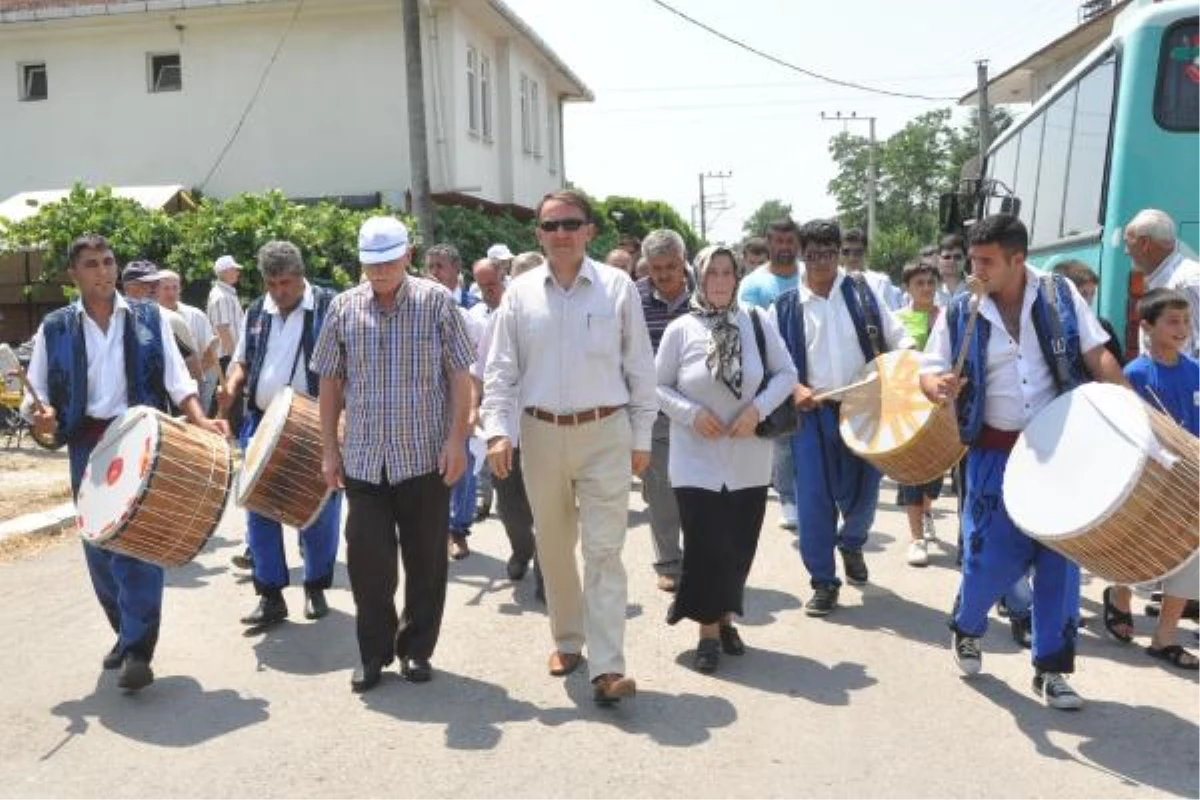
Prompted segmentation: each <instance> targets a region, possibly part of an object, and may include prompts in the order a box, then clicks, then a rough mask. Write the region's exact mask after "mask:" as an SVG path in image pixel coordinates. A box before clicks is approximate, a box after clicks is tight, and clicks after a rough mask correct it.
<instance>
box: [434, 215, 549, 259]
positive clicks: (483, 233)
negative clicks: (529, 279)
mask: <svg viewBox="0 0 1200 800" xmlns="http://www.w3.org/2000/svg"><path fill="white" fill-rule="evenodd" d="M434 214H435V217H436V224H437V241H436V242H428V244H430V245H433V244H436V243H437V242H450V243H452V244H453V245H454V246H455V247H457V248H458V252H459V253H460V254H461V255H462V258H463V270H464V271H465V272H468V273H469V272H470V270H471V264H472V263H474V262H475V261H476V260H478V259H480V258H483V257H484V256H486V255H487V249H488V248H489V247H491V246H492V245H494V244H498V243H502V244H506V245H508V249H509V250H512V251H513V253H514V254H516V253H521V252H524V251H526V250H537V249H538V244H537V239H536V238H535V237H534V235H533V223H532V222H522V221H521V220H519V219H517V218H516V217H513V216H511V215H509V214H502V215H500V216H489V215H488V214H485V213H484V212H482V211H478V210H476V209H473V208H463V207H461V206H438V207H437V208H436V209H435V210H434Z"/></svg>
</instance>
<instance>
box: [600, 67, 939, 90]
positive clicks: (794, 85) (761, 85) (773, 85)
mask: <svg viewBox="0 0 1200 800" xmlns="http://www.w3.org/2000/svg"><path fill="white" fill-rule="evenodd" d="M890 80H892V82H893V83H897V82H905V83H907V82H918V81H920V82H923V83H928V82H929V81H934V82H937V83H949V82H950V81H955V82H956V83H962V75H961V71H960V72H956V73H945V72H943V73H941V74H938V75H905V76H902V75H894V76H891V77H890ZM821 83H824V81H819V80H817V81H759V82H752V83H715V84H712V83H710V84H704V83H693V84H683V85H678V86H597V87H595V88H596V91H597V92H599V93H603V94H643V93H650V92H691V91H696V92H698V91H705V92H711V91H721V90H726V89H728V90H734V89H804V88H807V87H809V86H816V85H819V84H821Z"/></svg>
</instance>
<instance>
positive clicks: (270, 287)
mask: <svg viewBox="0 0 1200 800" xmlns="http://www.w3.org/2000/svg"><path fill="white" fill-rule="evenodd" d="M258 271H259V273H261V274H262V279H263V284H264V285H265V286H266V289H267V294H266V295H264V296H263V297H260V298H258V299H257V300H255V301H254V302H253V303H251V304H250V308H249V309H248V310H247V312H246V317H245V323H244V327H243V329H242V331H241V334H240V335H239V336H238V343H237V349H236V350H235V351H234V354H233V359H232V361H231V362H230V365H229V376H228V378H227V380H226V382H225V389H224V390H223V391H222V393H221V396H220V405H221V408H222V409H225V408H228V407H229V405H230V403H231V402H232V401H233V399H234V398H236V397H239V396H240V395H241V394H242V392H243V389H244V392H245V398H246V416H245V421H244V422H243V423H242V429H241V431H240V435H239V438H240V440H241V445H242V449H243V450H245V449H246V448H247V447H248V446H249V443H250V439H251V437H253V436H254V433H255V431H257V430H258V426H259V424H261V422H262V419H263V414H264V413H265V412H266V410H267V407H268V406H270V405H271V401H272V400H274V399H275V397H276V396H277V395H278V394H279V393H280V392H282V391H283V390H284V389H285V388H287V387H289V386H290V387H291V388H292V389H294V390H295V391H298V392H302V393H304V394H307V395H309V396H310V397H316V396H317V394H318V392H319V389H320V378H319V377H318V376H317V374H316V373H315V372H313V371H311V370H310V369H308V365H309V361H310V359H311V358H312V353H313V347H314V346H315V344H316V341H317V337H318V336H319V335H320V333H321V326H322V325H323V324H324V322H325V313H326V311H327V310H328V308H329V303H330V301H332V300H333V296H334V292H333V291H331V290H329V289H322V288H320V287H314V286H312V285H311V284H309V282H308V281H307V280H306V279H305V277H304V260H303V258H302V257H301V255H300V251H299V250H298V249H297V248H296V246H295V245H294V244H292V243H291V242H284V241H275V242H267V243H266V244H264V245H263V246H262V247H261V248H259V251H258ZM314 477H315V476H314ZM341 511H342V494H341V492H334V493H333V494H332V495H331V496H330V498H329V499H328V500H327V501H326V502H325V505H324V507H322V509H321V512H320V513H319V514H318V515H317V518H316V519H315V520H313V521H312V523H311V524H309V525H308V526H307V527H305V528H304V529H302V530H300V531H297V537H298V538H299V540H300V553H301V555H302V556H303V559H304V598H305V604H304V616H305V617H306V618H308V619H320V618H321V617H323V616H325V615H326V614H328V613H329V604H328V603H327V602H326V600H325V590H326V589H328V588H329V587H330V586H331V585H332V584H333V564H334V560H335V559H336V558H337V549H338V538H339V537H338V534H339V532H340V529H341V519H342V517H341ZM246 543H247V545H248V546H249V548H250V554H251V561H252V562H253V563H252V564H251V568H252V570H253V573H254V591H255V593H256V594H258V596H259V601H258V605H257V606H256V607H255V609H254V610H253V611H251V612H250V613H249V614H247V615H246V616H244V617H242V624H244V625H249V626H251V627H254V628H258V629H263V628H266V627H267V626H270V625H273V624H275V623H277V622H282V621H283V620H285V619H287V615H288V607H287V602H286V601H285V600H284V599H283V589H284V587H285V586H287V585H288V583H289V582H290V581H289V578H288V565H287V557H286V555H285V553H284V546H283V526H282V525H281V524H280V523H279V522H278V521H276V520H273V519H270V518H268V517H265V516H263V515H261V514H258V513H256V512H254V511H247V512H246Z"/></svg>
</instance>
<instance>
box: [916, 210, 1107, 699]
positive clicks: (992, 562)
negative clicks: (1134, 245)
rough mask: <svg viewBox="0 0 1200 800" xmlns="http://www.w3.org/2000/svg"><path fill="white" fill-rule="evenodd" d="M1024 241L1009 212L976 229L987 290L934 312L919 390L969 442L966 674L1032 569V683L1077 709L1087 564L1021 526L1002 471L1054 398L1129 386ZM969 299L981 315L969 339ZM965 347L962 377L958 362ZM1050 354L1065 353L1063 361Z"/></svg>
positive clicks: (977, 663) (1094, 326)
mask: <svg viewBox="0 0 1200 800" xmlns="http://www.w3.org/2000/svg"><path fill="white" fill-rule="evenodd" d="M1028 243H1029V236H1028V233H1027V232H1026V229H1025V226H1024V225H1023V224H1022V223H1021V221H1020V220H1019V219H1017V218H1016V217H1014V216H1010V215H1007V214H996V215H993V216H990V217H987V218H985V219H983V220H981V221H979V222H978V223H976V224H975V225H974V226H973V227H972V228H971V233H970V254H971V266H972V272H973V273H974V276H975V277H976V278H978V279H979V280H980V281H981V285H982V288H983V290H984V292H985V293H986V294H987V296H986V297H985V298H984V299H983V300H982V301H976V300H975V299H974V298H972V297H970V296H963V297H960V298H959V299H958V300H956V301H954V302H953V303H952V304H951V306H950V307H949V308H948V309H947V310H946V313H944V314H941V315H939V316H938V320H937V322H936V323H935V324H934V327H933V331H932V332H931V333H930V336H929V341H928V343H927V344H926V347H925V354H926V355H925V359H926V363H925V364H924V365H923V366H922V368H921V388H922V390H923V391H924V392H925V394H926V396H928V397H929V399H930V400H932V401H933V402H936V403H947V402H952V401H953V402H956V403H957V410H958V419H959V428H960V432H959V435H960V436H961V438H962V441H963V442H965V443H967V444H968V445H969V446H970V450H969V451H968V453H967V457H966V468H965V477H966V498H965V500H964V503H963V522H962V527H963V553H964V555H963V568H962V584H961V587H960V589H959V598H958V602H957V604H956V609H955V612H954V618H953V620H952V623H951V627H952V629H953V631H954V634H953V642H952V644H953V649H954V659H955V661H956V663H957V664H958V666H959V669H961V670H962V672H963V673H964V674H965V675H968V676H970V675H975V674H977V673H978V672H979V670H980V668H981V667H982V663H983V654H982V650H981V649H980V640H981V638H982V636H983V634H984V632H985V631H986V629H987V615H988V611H989V609H990V608H991V607H992V605H994V604H995V603H996V601H997V600H999V599H1000V597H1001V595H1003V594H1004V593H1005V592H1006V591H1008V590H1009V588H1010V587H1011V586H1012V585H1013V583H1014V582H1015V581H1016V580H1017V579H1018V578H1021V577H1022V576H1024V575H1025V574H1026V573H1027V572H1028V570H1029V568H1030V567H1033V587H1034V595H1035V597H1036V600H1035V602H1034V604H1033V642H1032V655H1033V666H1034V669H1035V674H1034V679H1033V689H1034V692H1035V693H1036V694H1038V695H1039V696H1040V697H1042V699H1043V700H1044V702H1046V703H1047V704H1048V705H1050V706H1052V707H1054V708H1060V709H1067V710H1070V709H1077V708H1079V707H1080V706H1081V705H1082V704H1083V701H1082V700H1081V699H1080V697H1079V695H1078V694H1076V692H1075V690H1074V689H1072V688H1071V686H1070V684H1068V683H1067V680H1066V677H1065V676H1066V675H1068V674H1070V673H1071V672H1073V671H1074V669H1075V639H1076V635H1077V631H1078V626H1079V567H1078V566H1076V565H1075V564H1073V563H1072V562H1070V561H1069V560H1067V559H1066V558H1065V557H1064V556H1062V555H1059V554H1058V553H1057V552H1055V551H1054V550H1051V549H1050V548H1048V547H1046V546H1045V545H1043V544H1040V543H1038V542H1036V541H1035V540H1034V539H1032V538H1030V537H1028V536H1026V535H1025V534H1024V533H1022V532H1021V531H1020V530H1018V529H1017V527H1016V526H1015V525H1014V524H1013V522H1012V519H1011V518H1010V517H1009V516H1008V512H1007V511H1006V510H1005V506H1004V501H1003V493H1002V486H1003V480H1004V471H1005V467H1006V465H1007V464H1008V458H1009V454H1010V452H1011V450H1012V448H1013V445H1014V444H1015V443H1016V440H1017V437H1018V436H1019V435H1020V433H1021V431H1022V430H1023V429H1024V428H1025V426H1026V425H1027V424H1029V422H1030V420H1031V419H1032V418H1033V417H1034V416H1035V415H1036V414H1037V413H1038V412H1039V411H1041V410H1042V409H1043V408H1044V407H1045V406H1046V405H1048V404H1049V403H1050V402H1051V401H1052V400H1053V399H1054V398H1055V397H1056V396H1057V395H1059V394H1062V393H1065V392H1067V391H1070V390H1071V389H1072V388H1074V387H1075V386H1078V385H1079V384H1081V383H1085V382H1087V381H1089V380H1093V379H1099V380H1103V381H1107V382H1110V383H1118V384H1124V385H1128V384H1127V383H1126V382H1125V379H1124V377H1123V376H1122V374H1121V368H1120V366H1119V365H1118V364H1117V362H1116V359H1114V358H1113V356H1112V354H1111V353H1109V352H1108V350H1107V349H1106V348H1105V347H1104V342H1105V340H1106V339H1107V338H1108V335H1107V334H1106V333H1104V330H1103V329H1102V328H1101V327H1100V323H1099V322H1098V321H1097V319H1096V316H1095V314H1093V313H1092V311H1091V309H1090V308H1088V305H1087V303H1085V302H1084V301H1083V298H1082V297H1081V296H1080V295H1079V292H1078V290H1077V289H1076V288H1075V287H1074V285H1073V284H1072V283H1071V282H1070V281H1069V280H1067V279H1066V278H1065V277H1063V276H1061V275H1049V276H1046V277H1044V278H1043V277H1040V276H1039V275H1038V273H1036V272H1034V271H1033V270H1032V269H1030V268H1029V267H1028V266H1027V265H1026V263H1025V254H1026V251H1027V248H1028ZM973 302H979V314H978V318H977V321H976V323H975V324H976V327H975V330H974V332H973V335H972V334H971V333H968V332H967V325H968V324H969V320H970V317H971V314H970V308H971V304H972V303H973ZM968 339H969V342H968ZM1072 343H1075V346H1072ZM964 346H965V347H966V348H967V354H966V362H965V367H966V368H965V369H964V372H963V374H962V376H961V378H960V376H958V375H956V374H954V373H953V372H951V371H950V369H951V365H952V364H954V363H955V361H956V359H957V358H958V356H959V353H960V351H961V350H962V349H963V347H964ZM1043 353H1055V354H1058V356H1057V357H1056V358H1055V363H1053V364H1050V363H1047V361H1046V357H1045V356H1044V355H1043Z"/></svg>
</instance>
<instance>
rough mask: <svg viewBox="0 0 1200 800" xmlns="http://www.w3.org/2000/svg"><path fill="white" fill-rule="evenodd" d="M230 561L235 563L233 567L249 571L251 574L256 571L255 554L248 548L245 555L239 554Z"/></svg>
mask: <svg viewBox="0 0 1200 800" xmlns="http://www.w3.org/2000/svg"><path fill="white" fill-rule="evenodd" d="M229 560H230V561H231V562H233V565H234V566H235V567H237V568H238V569H244V570H249V571H251V572H253V571H254V554H252V553H251V552H250V548H249V547H247V548H246V551H245V552H244V553H238V554H237V555H236V556H233V557H232V558H230V559H229Z"/></svg>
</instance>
